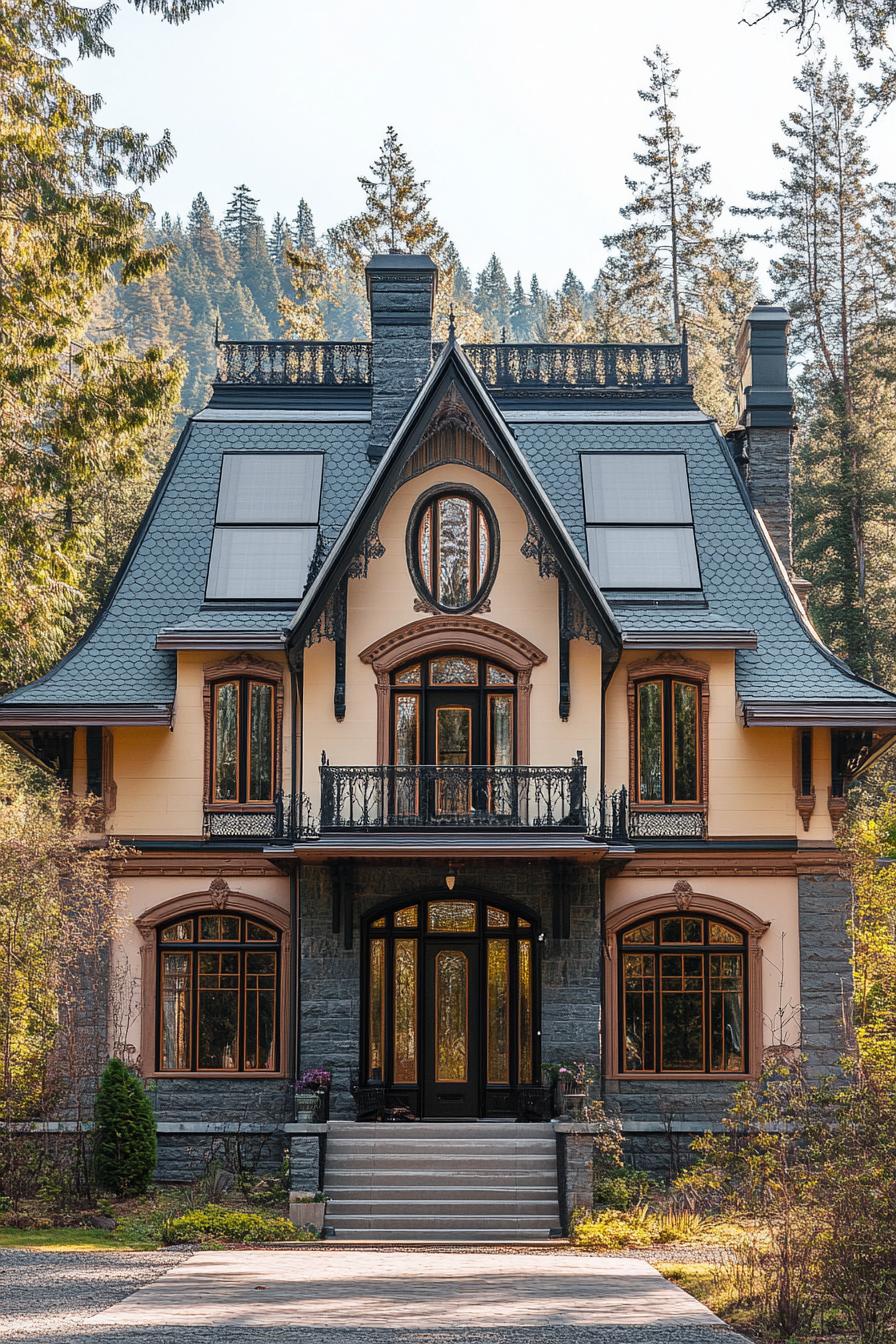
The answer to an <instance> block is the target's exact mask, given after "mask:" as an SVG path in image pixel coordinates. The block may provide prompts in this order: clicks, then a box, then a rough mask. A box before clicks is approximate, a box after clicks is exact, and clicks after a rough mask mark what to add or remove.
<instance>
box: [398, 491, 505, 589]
mask: <svg viewBox="0 0 896 1344" xmlns="http://www.w3.org/2000/svg"><path fill="white" fill-rule="evenodd" d="M497 547H498V528H497V523H496V521H495V515H494V513H493V512H492V509H491V506H490V505H489V504H488V503H487V501H486V500H485V499H484V498H483V497H482V496H481V495H480V494H478V493H477V492H475V491H472V490H467V489H460V488H457V487H454V486H449V487H445V486H440V487H439V488H438V489H437V490H435V491H430V492H428V493H427V494H426V495H424V496H423V498H422V499H421V500H420V501H418V504H417V507H416V508H415V510H414V513H413V515H412V518H411V525H410V528H409V529H408V564H409V567H410V571H411V575H412V577H413V579H414V583H415V585H416V587H417V590H418V592H419V593H420V595H421V597H423V598H424V599H425V601H426V602H428V603H432V605H433V607H434V608H435V609H437V610H438V611H447V612H457V613H461V612H466V611H472V610H474V609H475V608H476V607H477V606H479V605H480V604H481V603H482V601H483V600H484V598H485V597H486V595H487V594H488V591H489V589H490V588H491V585H492V582H493V580H494V574H495V562H496V560H497Z"/></svg>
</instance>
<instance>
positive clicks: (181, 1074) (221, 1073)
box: [142, 1069, 288, 1082]
mask: <svg viewBox="0 0 896 1344" xmlns="http://www.w3.org/2000/svg"><path fill="white" fill-rule="evenodd" d="M142 1076H143V1077H144V1078H192V1079H193V1081H194V1082H197V1081H199V1080H200V1079H202V1078H243V1079H245V1078H264V1079H272V1080H274V1081H276V1080H277V1079H280V1080H283V1079H285V1078H286V1077H287V1076H288V1075H287V1073H286V1071H285V1070H283V1069H280V1070H278V1071H277V1072H276V1073H273V1072H270V1071H269V1070H267V1069H264V1070H263V1069H251V1070H246V1069H200V1070H193V1071H189V1070H184V1069H165V1070H164V1072H163V1071H161V1070H159V1069H149V1070H147V1071H146V1072H145V1073H144V1074H143V1075H142Z"/></svg>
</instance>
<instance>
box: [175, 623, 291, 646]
mask: <svg viewBox="0 0 896 1344" xmlns="http://www.w3.org/2000/svg"><path fill="white" fill-rule="evenodd" d="M283 646H284V636H283V631H282V630H280V629H277V630H226V629H220V630H202V629H196V630H192V629H186V628H185V629H182V630H181V629H177V628H174V629H170V630H160V631H159V633H158V634H157V635H156V648H157V649H200V650H201V649H209V650H215V649H268V650H270V649H281V650H282V649H283Z"/></svg>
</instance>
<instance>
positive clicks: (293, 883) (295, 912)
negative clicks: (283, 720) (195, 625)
mask: <svg viewBox="0 0 896 1344" xmlns="http://www.w3.org/2000/svg"><path fill="white" fill-rule="evenodd" d="M303 673H304V659H302V658H300V659H299V666H298V668H296V667H295V666H294V664H293V662H292V659H290V661H289V677H290V690H291V699H292V706H291V709H292V714H291V720H292V723H291V741H290V776H291V783H292V803H291V805H290V809H289V816H290V820H291V825H290V830H291V831H294V830H295V823H296V822H298V823H299V824H301V820H302V805H301V804H302V770H303V762H304V755H303V748H304V744H305V733H304V726H305V725H304V708H305V706H304V695H303V690H304V685H303V682H304V677H303ZM300 696H301V700H300ZM299 705H301V712H302V716H303V721H302V723H301V729H302V732H301V741H300V742H297V738H296V728H297V726H298V713H299ZM294 838H295V837H294V836H293V839H294ZM289 931H290V946H291V948H292V965H291V967H290V976H289V1022H290V1061H291V1069H292V1076H293V1078H294V1079H295V1078H298V1076H299V1072H300V1070H299V1060H300V1055H301V1046H302V1041H301V1032H300V1030H299V1013H300V1011H301V998H300V985H299V966H300V964H301V947H300V946H299V940H300V938H301V933H302V930H301V922H300V918H299V870H298V863H297V862H296V861H294V862H293V864H292V866H291V868H290V870H289Z"/></svg>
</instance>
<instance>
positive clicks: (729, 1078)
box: [606, 1070, 759, 1083]
mask: <svg viewBox="0 0 896 1344" xmlns="http://www.w3.org/2000/svg"><path fill="white" fill-rule="evenodd" d="M758 1077H759V1071H758V1070H755V1071H753V1072H751V1073H647V1072H646V1071H645V1072H643V1073H641V1072H638V1073H622V1072H620V1071H619V1070H610V1071H608V1072H607V1074H606V1078H607V1080H608V1081H611V1082H616V1083H641V1082H647V1083H663V1082H668V1083H681V1082H685V1083H690V1082H695V1083H696V1082H699V1083H745V1082H749V1081H750V1080H751V1079H756V1078H758Z"/></svg>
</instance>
